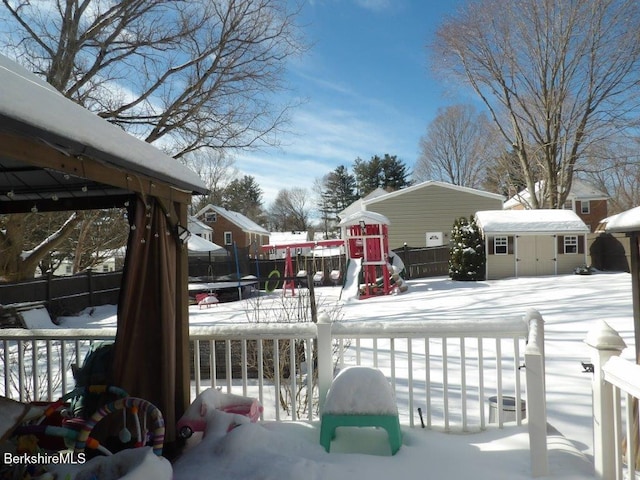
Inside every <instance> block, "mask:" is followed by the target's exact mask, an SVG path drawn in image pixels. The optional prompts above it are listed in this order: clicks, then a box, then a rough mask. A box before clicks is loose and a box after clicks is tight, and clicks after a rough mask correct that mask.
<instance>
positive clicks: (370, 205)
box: [339, 180, 504, 250]
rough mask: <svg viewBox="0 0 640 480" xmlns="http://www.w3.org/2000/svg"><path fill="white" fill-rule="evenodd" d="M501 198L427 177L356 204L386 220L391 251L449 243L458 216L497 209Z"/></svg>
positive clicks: (366, 198)
mask: <svg viewBox="0 0 640 480" xmlns="http://www.w3.org/2000/svg"><path fill="white" fill-rule="evenodd" d="M503 201H504V198H503V197H502V196H501V195H497V194H495V193H489V192H484V191H481V190H476V189H473V188H467V187H460V186H458V185H452V184H450V183H445V182H438V181H431V180H430V181H427V182H423V183H419V184H417V185H413V186H411V187H408V188H403V189H402V190H397V191H395V192H391V193H384V194H381V192H378V191H376V195H374V196H371V197H365V198H363V199H361V200H358V202H355V203H357V204H358V205H359V206H360V208H359V209H358V210H366V211H371V212H376V213H379V214H381V215H384V216H385V217H387V218H388V219H389V222H390V225H389V248H390V249H392V250H393V249H397V248H402V247H403V246H404V245H407V246H409V247H425V246H434V247H435V246H440V245H448V244H449V240H450V237H451V229H452V227H453V223H454V221H455V220H456V219H457V218H460V217H467V218H469V217H470V216H472V215H473V214H475V212H476V211H478V210H495V209H500V208H502V202H503ZM355 203H354V204H353V205H355ZM353 205H350V206H349V207H347V208H346V209H345V210H343V211H342V212H340V214H339V216H340V218H345V217H347V216H348V215H349V214H351V213H353V208H352V207H353Z"/></svg>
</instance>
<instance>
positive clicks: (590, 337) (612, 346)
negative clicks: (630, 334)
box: [584, 320, 627, 352]
mask: <svg viewBox="0 0 640 480" xmlns="http://www.w3.org/2000/svg"><path fill="white" fill-rule="evenodd" d="M584 341H585V343H586V344H587V345H589V346H590V347H593V348H595V349H597V350H612V351H617V352H622V350H624V349H625V348H627V344H626V343H625V342H624V340H623V339H622V337H621V336H620V335H619V334H618V332H616V331H615V330H614V329H613V328H611V327H610V326H609V324H608V323H607V322H605V321H604V320H598V321H597V322H596V324H595V325H594V326H593V328H591V329H590V330H589V332H588V333H587V338H585V340H584Z"/></svg>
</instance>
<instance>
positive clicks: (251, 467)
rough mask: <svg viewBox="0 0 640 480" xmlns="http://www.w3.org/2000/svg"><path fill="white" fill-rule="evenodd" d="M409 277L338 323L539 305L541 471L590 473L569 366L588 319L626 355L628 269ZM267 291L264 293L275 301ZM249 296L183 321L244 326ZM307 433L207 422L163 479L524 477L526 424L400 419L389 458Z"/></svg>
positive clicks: (364, 442)
mask: <svg viewBox="0 0 640 480" xmlns="http://www.w3.org/2000/svg"><path fill="white" fill-rule="evenodd" d="M408 284H409V290H408V291H407V292H406V293H403V294H400V295H393V296H386V297H380V298H371V299H367V300H363V301H357V300H354V301H348V302H341V303H343V305H342V312H343V314H344V320H343V321H345V322H348V321H368V320H370V321H389V322H394V321H402V322H411V321H425V320H427V321H428V320H429V319H440V320H451V321H459V320H467V321H468V320H469V319H473V318H480V317H482V318H488V317H493V318H495V317H510V316H514V315H522V314H524V313H525V312H526V310H527V309H528V308H536V309H538V310H539V311H540V312H541V314H542V316H543V318H544V320H545V348H546V362H547V364H546V374H547V377H546V380H547V413H548V419H549V424H550V425H551V427H552V430H551V431H550V433H549V450H550V470H551V473H550V475H549V477H548V478H563V479H587V478H594V476H593V473H592V458H591V456H592V453H593V452H592V443H593V442H592V426H591V382H590V380H591V377H590V375H589V374H585V373H583V372H582V366H581V364H580V362H582V361H589V357H590V352H589V349H588V347H587V346H586V345H585V344H584V338H585V337H586V334H587V332H588V331H589V329H590V328H591V327H592V326H593V325H594V324H595V322H596V321H597V320H605V321H606V322H607V323H608V324H609V325H611V326H612V327H613V328H614V329H616V330H617V331H618V332H619V333H620V334H621V335H622V337H623V338H624V340H625V341H626V342H627V345H628V348H627V349H626V350H625V351H624V352H623V356H624V357H626V358H633V351H634V346H633V322H632V304H631V276H630V275H629V274H627V273H596V274H594V275H590V276H583V275H567V276H559V277H538V278H519V279H507V280H494V281H485V282H469V283H463V282H453V281H451V280H449V279H447V278H443V277H438V278H428V279H419V280H412V281H409V282H408ZM277 293H278V292H275V293H274V294H272V295H271V296H267V297H266V298H264V301H265V302H269V301H272V302H273V303H274V305H277V302H278V298H279V296H278V294H277ZM339 293H340V289H339V288H337V287H323V288H318V289H317V290H316V295H318V296H319V297H320V299H321V300H320V302H321V303H322V304H324V305H326V306H327V307H328V306H330V305H331V304H332V303H334V302H338V301H339V300H338V296H339ZM250 302H252V300H246V301H240V302H233V303H225V304H220V305H218V306H215V307H211V308H209V309H206V308H203V309H199V308H198V307H197V306H194V307H191V310H190V316H191V323H192V324H194V325H198V324H200V325H206V324H216V323H220V322H226V323H243V322H246V311H248V310H250ZM113 325H115V317H114V316H113V311H112V307H104V308H99V309H96V310H95V311H94V312H93V315H91V316H81V317H69V318H66V319H64V321H63V324H62V326H63V327H72V328H73V327H96V328H101V327H103V326H113ZM222 421H224V419H222ZM318 439H319V426H318V424H317V423H313V424H309V423H305V422H280V423H276V422H265V423H262V424H246V425H241V426H239V427H237V428H236V429H234V430H232V431H231V432H229V433H227V432H226V430H225V429H220V430H219V431H218V430H216V431H214V432H213V433H211V434H210V435H208V436H207V437H205V438H204V439H203V440H202V442H201V443H199V444H196V445H194V446H192V448H190V449H189V450H187V451H186V453H185V454H184V455H183V457H182V458H181V459H179V460H178V461H177V462H176V463H175V464H174V465H173V470H174V472H173V474H174V478H175V479H197V478H216V479H234V480H238V479H280V480H282V479H298V478H309V479H318V480H320V479H332V480H333V479H359V478H367V479H371V480H377V479H388V478H390V477H393V476H400V477H401V478H423V477H429V478H438V479H442V478H451V479H463V478H474V479H478V480H484V479H487V480H489V479H491V480H495V479H521V478H522V479H524V478H531V476H530V467H531V466H530V460H529V452H528V436H527V433H526V426H523V427H515V426H508V427H507V428H504V429H502V430H500V429H498V428H495V427H491V428H489V429H488V430H487V431H485V432H482V433H477V434H475V433H474V434H449V435H447V434H443V433H439V432H434V431H429V430H424V429H421V428H409V427H408V426H403V446H402V448H401V449H400V451H399V452H398V453H397V454H396V455H395V456H390V455H389V446H388V442H387V440H386V433H385V432H384V431H376V430H373V429H342V430H339V433H338V435H337V437H336V440H335V441H334V442H333V443H332V446H331V453H329V454H327V453H326V452H325V451H324V449H323V448H322V447H321V446H320V445H319V442H318Z"/></svg>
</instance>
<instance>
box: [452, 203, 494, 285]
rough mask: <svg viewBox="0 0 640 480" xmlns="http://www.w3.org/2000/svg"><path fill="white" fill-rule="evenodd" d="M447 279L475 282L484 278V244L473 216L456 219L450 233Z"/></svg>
mask: <svg viewBox="0 0 640 480" xmlns="http://www.w3.org/2000/svg"><path fill="white" fill-rule="evenodd" d="M451 241H452V245H451V249H450V251H449V254H450V255H449V257H450V258H449V277H451V279H452V280H461V281H475V280H484V278H485V263H486V258H485V252H484V242H483V240H482V236H481V235H480V229H479V228H478V225H477V224H476V220H475V218H474V217H473V215H472V216H471V217H470V218H469V220H467V219H466V218H465V217H460V218H458V219H457V220H456V221H455V222H454V224H453V230H452V231H451Z"/></svg>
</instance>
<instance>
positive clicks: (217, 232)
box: [195, 204, 269, 254]
mask: <svg viewBox="0 0 640 480" xmlns="http://www.w3.org/2000/svg"><path fill="white" fill-rule="evenodd" d="M195 217H196V218H197V219H198V220H200V221H202V222H203V223H204V224H205V225H207V226H209V227H211V228H212V229H213V231H212V238H211V241H212V242H213V243H217V244H218V245H220V246H223V247H225V248H226V249H230V248H232V247H233V245H234V243H235V244H236V245H237V246H238V247H241V248H246V247H251V248H252V249H253V248H254V247H255V248H256V249H257V248H258V247H260V246H262V245H267V244H268V243H269V232H268V231H267V230H266V229H264V228H262V227H261V226H260V225H258V224H257V223H256V222H254V221H253V220H250V219H249V218H247V217H245V216H244V215H243V214H241V213H238V212H234V211H232V210H227V209H226V208H222V207H217V206H215V205H211V204H209V205H207V206H206V207H204V208H202V209H201V210H200V211H199V212H197V213H196V214H195ZM251 254H253V253H251Z"/></svg>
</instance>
